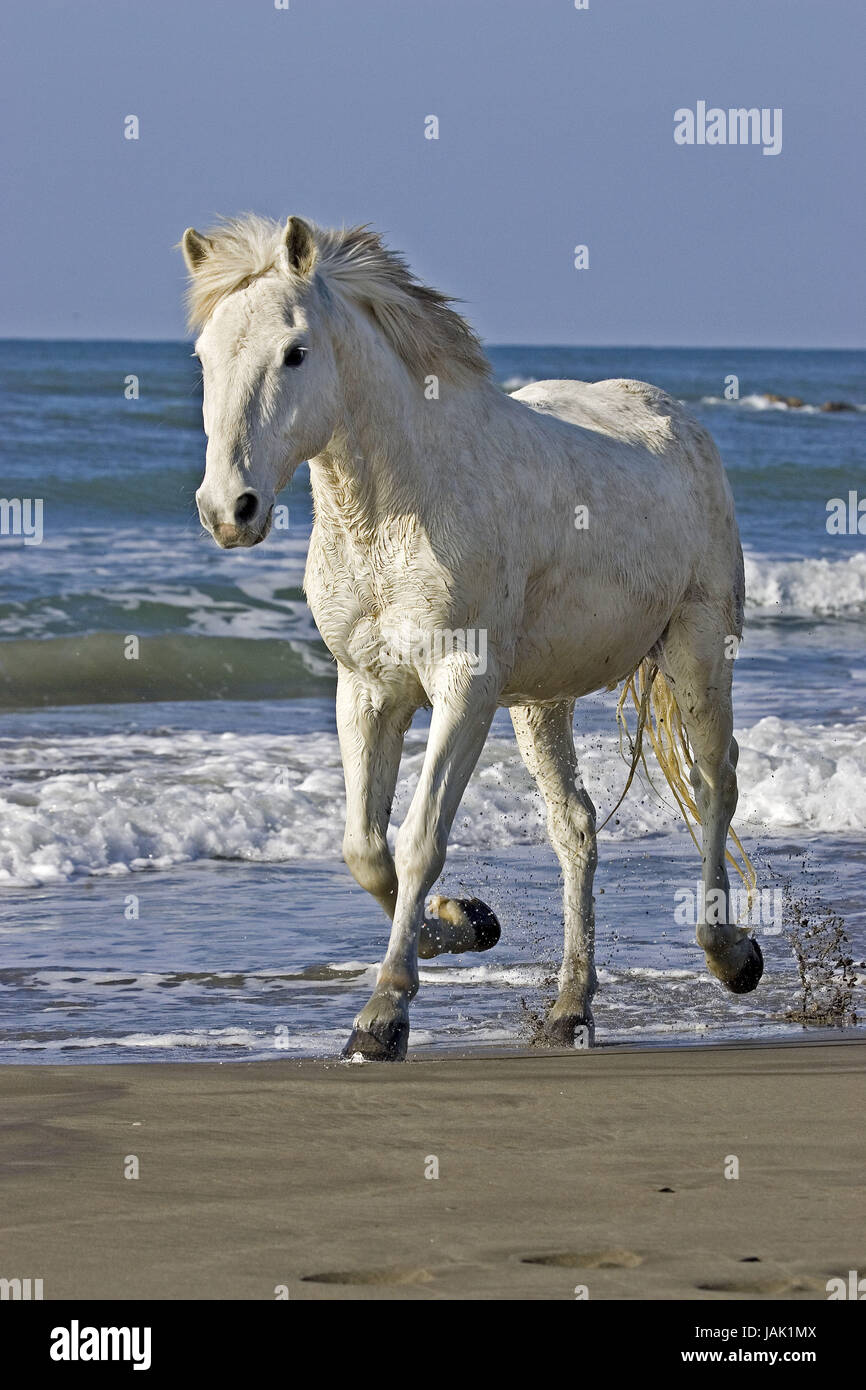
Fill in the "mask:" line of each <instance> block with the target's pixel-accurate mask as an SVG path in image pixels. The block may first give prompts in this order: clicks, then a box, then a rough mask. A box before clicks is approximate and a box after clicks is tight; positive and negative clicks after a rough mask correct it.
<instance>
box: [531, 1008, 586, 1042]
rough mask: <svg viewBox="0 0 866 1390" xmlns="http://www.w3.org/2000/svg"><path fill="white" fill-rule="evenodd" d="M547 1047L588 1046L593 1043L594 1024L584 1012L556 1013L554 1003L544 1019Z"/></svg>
mask: <svg viewBox="0 0 866 1390" xmlns="http://www.w3.org/2000/svg"><path fill="white" fill-rule="evenodd" d="M543 1032H544V1041H545V1042H546V1043H547V1045H548V1047H578V1048H589V1047H592V1046H593V1045H594V1043H595V1024H594V1023H593V1021H592V1019H591V1018H587V1016H586V1014H573V1013H557V1012H556V1006H555V1005H554V1007H553V1009H551V1011H550V1013H549V1014H548V1015H547V1018H546V1019H545V1020H544V1027H543Z"/></svg>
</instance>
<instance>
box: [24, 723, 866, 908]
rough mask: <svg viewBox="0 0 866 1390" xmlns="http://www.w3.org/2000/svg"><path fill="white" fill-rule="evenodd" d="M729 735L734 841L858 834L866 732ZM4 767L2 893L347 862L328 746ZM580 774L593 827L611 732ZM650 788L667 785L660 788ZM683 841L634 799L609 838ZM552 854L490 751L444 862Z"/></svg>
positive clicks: (35, 755) (537, 805) (525, 798)
mask: <svg viewBox="0 0 866 1390" xmlns="http://www.w3.org/2000/svg"><path fill="white" fill-rule="evenodd" d="M737 737H738V740H739V743H740V804H739V810H738V824H739V827H740V829H741V831H742V833H744V834H746V835H749V834H764V833H768V834H772V833H773V832H788V831H790V830H791V829H793V828H797V829H800V830H803V831H808V832H820V831H824V832H835V833H844V832H852V831H853V832H856V833H860V832H862V827H863V825H864V824H866V723H864V722H861V723H859V724H849V725H844V726H842V725H838V726H837V725H831V726H825V725H817V724H815V725H812V724H805V723H803V724H800V723H796V722H793V721H786V720H781V719H777V718H772V717H770V718H765V719H762V720H760V721H759V722H758V723H757V724H755V725H753V726H752V727H751V728H747V729H743V730H738V731H737ZM423 756H424V740H423V738H421V737H419V736H418V735H417V734H415V733H410V736H409V738H408V739H407V746H406V751H405V755H404V759H403V764H402V767H401V778H400V781H399V784H398V787H397V792H396V796H395V799H394V821H395V825H398V824H399V823H400V822H401V821H402V819H403V818H404V816H405V814H406V811H407V809H408V806H409V801H410V798H411V795H412V792H413V791H414V788H415V786H416V785H417V781H418V776H419V773H420V768H421V763H422V760H423ZM4 762H5V768H6V772H5V776H4V779H3V783H2V786H0V883H2V884H5V885H8V886H32V885H39V884H53V883H62V882H67V881H70V880H72V879H75V878H79V877H81V876H85V875H116V876H119V877H120V876H125V875H128V874H130V873H135V872H136V871H142V870H147V869H166V868H170V867H171V866H172V865H175V864H180V863H189V862H192V861H204V860H226V859H228V860H242V861H249V862H258V863H289V862H292V861H299V860H315V861H319V862H321V861H330V862H333V863H335V864H336V863H337V862H339V860H340V843H341V839H342V833H343V821H344V791H343V772H342V766H341V763H340V757H339V749H338V745H337V739H336V735H334V734H331V733H308V734H305V735H300V734H298V735H288V736H286V735H283V736H270V735H266V734H261V733H257V734H248V735H243V734H228V733H222V734H211V733H204V732H190V731H185V732H182V733H181V732H178V733H172V732H170V731H166V730H165V729H161V730H158V731H154V732H151V733H148V732H142V731H132V732H130V733H126V734H116V735H111V736H108V737H103V738H97V737H89V736H78V737H70V738H68V739H66V740H64V741H52V740H44V739H43V740H34V741H31V742H30V744H29V745H28V746H27V747H24V746H23V745H21V744H11V743H10V744H9V745H8V746H6V747H4ZM581 765H582V770H583V775H584V778H585V781H586V785H587V788H588V790H589V792H590V795H591V796H592V798H593V800H594V802H595V804H596V805H597V807H598V808H599V813H600V819H601V818H602V817H603V816H604V815H606V814H607V811H608V809H610V807H612V806H613V804H614V803H615V801H616V799H617V797H618V796H619V794H620V792H621V790H622V787H623V785H624V781H625V775H626V770H625V765H624V763H623V761H622V758H621V757H620V754H619V751H618V741H617V738H616V736H615V734H614V733H613V732H612V733H611V734H610V735H609V736H604V737H600V738H594V739H593V740H591V741H590V742H589V743H588V745H587V747H586V748H585V750H584V751H583V755H582V758H581ZM656 783H657V786H658V787H659V788H663V787H664V784H663V783H662V781H661V778H657V779H656ZM680 828H681V823H680V821H679V818H678V816H677V814H676V812H675V810H674V808H673V807H672V806H671V805H670V804H669V798H664V797H663V796H660V795H659V793H658V792H657V791H655V790H654V789H653V788H652V787H649V786H645V785H635V786H634V787H633V788H632V790H631V792H630V794H629V796H628V798H627V800H626V802H625V803H624V804H623V806H622V807H621V808H620V809H619V810H618V811H617V813H616V815H615V816H614V818H613V819H612V820H611V822H610V824H609V825H608V827H607V828H606V829H605V830H604V831H603V832H602V838H603V839H604V840H614V841H616V840H634V839H637V838H639V837H641V836H643V835H646V834H652V833H659V832H670V831H671V830H679V829H680ZM391 833H392V836H393V833H394V831H393V830H392V832H391ZM545 843H546V832H545V812H544V807H543V805H542V802H541V799H540V797H539V795H538V792H537V790H536V789H535V786H534V784H533V783H532V782H531V780H530V778H529V775H528V773H527V772H526V771H525V769H524V767H523V764H522V762H521V761H520V758H519V756H518V754H517V750H516V746H515V744H514V742H513V740H511V739H507V738H503V737H492V738H490V739H488V742H487V744H486V746H485V748H484V751H483V753H482V756H481V759H480V761H479V764H478V767H477V768H476V771H475V773H474V775H473V777H472V779H471V781H470V784H469V787H468V788H467V791H466V794H465V796H464V798H463V803H462V805H461V807H460V810H459V811H458V813H457V816H456V818H455V822H454V826H453V830H452V835H451V845H452V848H454V849H455V850H468V851H473V852H477V851H482V852H484V851H495V850H498V849H509V848H511V847H515V846H519V845H535V844H538V845H541V844H545Z"/></svg>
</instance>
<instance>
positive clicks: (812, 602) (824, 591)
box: [744, 552, 866, 618]
mask: <svg viewBox="0 0 866 1390" xmlns="http://www.w3.org/2000/svg"><path fill="white" fill-rule="evenodd" d="M744 558H745V566H746V606H747V608H748V609H749V610H752V611H754V612H759V613H764V614H772V615H773V616H774V617H785V618H793V617H811V616H813V615H820V616H824V617H828V618H842V617H856V616H857V615H858V614H861V613H863V612H864V611H866V554H864V553H862V552H858V553H857V554H854V555H849V556H848V557H847V558H846V559H840V560H821V559H804V560H771V559H768V558H767V557H765V556H758V555H755V554H752V553H748V552H747V553H746V555H745V557H744Z"/></svg>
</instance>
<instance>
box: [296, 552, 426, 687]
mask: <svg viewBox="0 0 866 1390" xmlns="http://www.w3.org/2000/svg"><path fill="white" fill-rule="evenodd" d="M389 561H390V562H389ZM423 580H424V582H422V576H421V575H420V574H419V573H418V565H417V563H416V564H413V563H411V562H410V560H409V559H408V558H407V557H406V556H405V555H401V554H398V555H397V556H396V557H395V556H394V555H393V553H392V554H391V556H389V557H388V558H387V559H383V557H382V556H381V555H377V556H376V557H373V558H371V559H369V560H367V559H365V558H364V557H362V556H358V555H357V554H353V555H352V556H351V557H346V556H345V555H342V554H340V553H328V552H327V551H322V550H320V549H318V548H314V547H313V546H311V548H310V554H309V558H308V562H307V573H306V576H305V580H304V584H305V588H306V592H307V599H308V601H309V604H310V608H311V610H312V613H313V617H314V618H315V620H316V625H317V627H318V629H319V632H320V633H321V636H322V640H323V641H324V643H325V644H326V646H327V647H328V649H329V651H331V652H332V653H333V655H334V656H335V657H336V658H337V660H338V661H339V662H340V663H341V664H342V665H344V666H346V667H348V668H349V669H350V670H355V671H363V672H366V673H367V674H369V675H371V676H374V677H377V678H379V677H383V676H385V675H393V674H394V669H393V668H394V661H393V655H392V649H393V647H394V643H395V636H397V635H399V634H400V633H402V632H403V629H404V628H405V626H406V624H407V623H412V622H414V621H417V619H418V605H419V602H421V595H422V594H423V606H424V609H425V610H426V611H427V612H429V611H430V607H431V600H432V598H433V597H434V595H435V593H436V590H437V588H438V585H437V584H436V582H435V576H431V575H429V574H426V575H425V576H424V577H423Z"/></svg>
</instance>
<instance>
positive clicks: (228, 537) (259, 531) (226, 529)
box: [208, 507, 274, 550]
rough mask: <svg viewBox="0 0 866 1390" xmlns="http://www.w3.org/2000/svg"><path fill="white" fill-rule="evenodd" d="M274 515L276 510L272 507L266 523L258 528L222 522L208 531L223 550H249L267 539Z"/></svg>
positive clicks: (265, 519) (232, 522) (250, 525)
mask: <svg viewBox="0 0 866 1390" xmlns="http://www.w3.org/2000/svg"><path fill="white" fill-rule="evenodd" d="M273 514H274V509H273V507H270V508H269V509H268V514H267V516H266V517H265V518H264V521H262V522H261V524H260V525H258V526H256V525H252V524H248V525H244V524H243V523H241V524H238V523H237V522H234V521H220V522H217V523H216V525H214V526H209V527H208V530H209V531H210V533H211V535H212V536H213V538H214V540H215V541H216V543H217V545H219V546H221V547H222V549H223V550H238V549H240V548H244V549H249V547H250V546H253V545H258V544H259V543H260V542H261V541H263V540H264V539H265V537H266V536H267V534H268V532H269V531H270V529H271V519H272V517H273Z"/></svg>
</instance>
